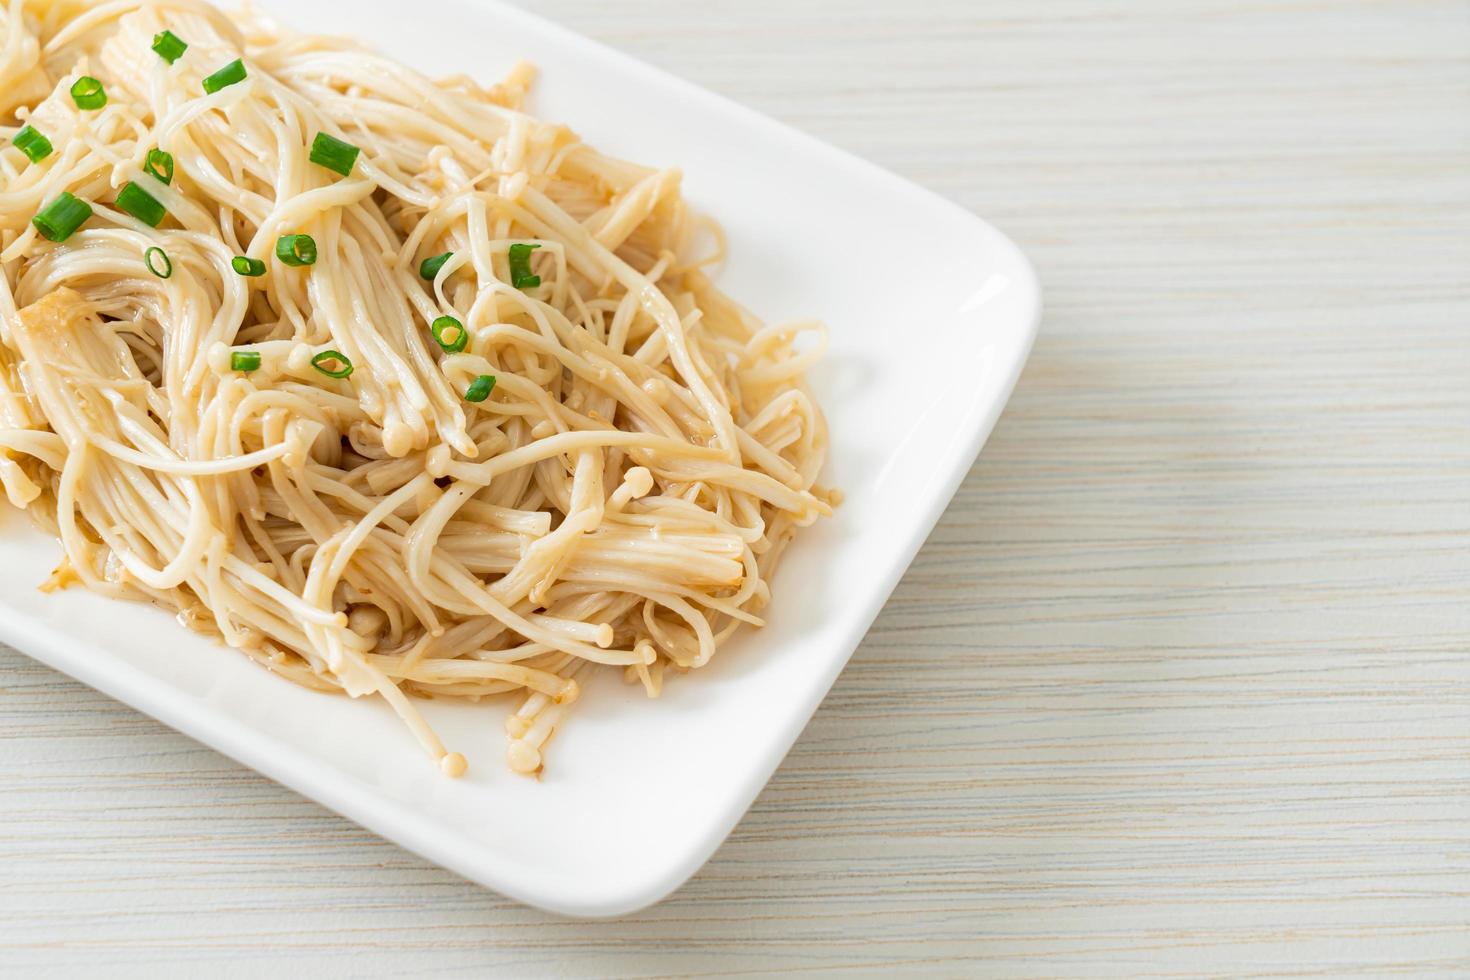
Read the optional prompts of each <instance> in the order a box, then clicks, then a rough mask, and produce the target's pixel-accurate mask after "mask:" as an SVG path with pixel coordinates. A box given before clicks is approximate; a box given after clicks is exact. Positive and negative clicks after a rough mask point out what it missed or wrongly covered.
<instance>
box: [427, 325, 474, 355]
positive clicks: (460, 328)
mask: <svg viewBox="0 0 1470 980" xmlns="http://www.w3.org/2000/svg"><path fill="white" fill-rule="evenodd" d="M429 332H430V333H432V334H433V335H434V339H435V340H436V341H438V343H439V346H440V347H442V348H444V352H445V353H446V354H458V353H459V352H460V351H462V350H464V348H465V345H466V344H468V343H469V342H470V332H469V331H468V330H466V329H465V328H464V324H463V323H460V322H459V321H458V320H456V319H455V318H454V317H452V316H441V317H439V318H438V319H437V320H435V321H434V322H433V323H431V324H429Z"/></svg>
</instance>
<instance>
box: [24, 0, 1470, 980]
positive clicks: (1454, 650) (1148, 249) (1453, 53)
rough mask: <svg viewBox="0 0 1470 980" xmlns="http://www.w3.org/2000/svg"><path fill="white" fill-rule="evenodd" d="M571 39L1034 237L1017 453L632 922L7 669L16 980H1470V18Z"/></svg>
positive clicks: (1161, 13) (920, 25) (882, 7)
mask: <svg viewBox="0 0 1470 980" xmlns="http://www.w3.org/2000/svg"><path fill="white" fill-rule="evenodd" d="M528 6H534V7H537V8H538V9H540V10H542V11H543V12H544V13H546V14H548V15H549V16H552V17H554V18H556V19H558V20H561V21H563V22H565V23H567V24H568V25H570V26H572V27H574V28H576V29H578V30H581V31H584V32H586V33H589V34H591V35H593V36H596V37H599V38H601V39H603V40H606V41H608V42H610V43H612V44H614V45H616V46H618V47H621V48H623V49H625V50H627V51H630V52H632V53H634V54H636V55H638V56H641V57H644V58H647V59H649V60H651V61H653V62H655V63H658V64H661V65H663V66H665V67H668V68H670V69H672V70H673V71H675V72H677V73H679V74H681V75H684V76H686V77H689V78H692V79H694V80H696V81H698V82H701V83H703V84H706V85H708V86H710V87H712V88H715V89H717V90H720V91H723V92H726V93H728V94H730V95H732V96H734V97H736V98H737V99H740V100H742V101H744V102H746V103H748V104H750V105H753V106H756V107H757V108H760V109H762V110H764V111H766V112H769V113H771V114H773V115H776V116H778V117H781V118H783V119H786V120H788V121H790V122H792V123H794V124H796V125H797V126H799V127H801V128H803V129H806V130H808V131H810V132H813V133H815V134H817V135H819V136H821V137H824V138H827V139H830V140H832V141H834V142H836V143H838V144H841V145H843V146H846V147H848V148H850V149H852V150H855V151H856V152H858V153H860V154H863V155H865V156H868V157H871V158H873V159H875V160H877V161H879V162H881V163H883V164H885V165H887V166H889V167H891V168H893V169H895V170H897V171H899V172H900V173H903V174H905V175H907V176H909V177H912V178H914V179H915V180H918V181H920V182H922V183H924V184H927V185H929V186H930V187H933V188H935V189H936V190H938V191H940V192H941V193H944V194H947V195H949V196H951V197H953V198H954V199H956V200H958V201H961V202H963V203H964V204H966V205H967V206H969V207H972V208H974V209H975V210H976V211H977V212H979V213H981V214H983V215H986V216H987V217H990V218H991V219H993V220H994V221H996V222H997V223H998V224H999V225H1000V226H1001V227H1003V228H1005V229H1006V230H1008V231H1009V232H1010V233H1011V234H1013V235H1014V236H1015V237H1016V238H1017V239H1018V240H1019V241H1020V242H1021V243H1022V244H1023V245H1024V246H1025V247H1026V248H1027V250H1028V251H1029V252H1030V254H1031V255H1032V256H1033V258H1034V259H1035V260H1036V262H1037V264H1038V266H1039V268H1040V270H1041V274H1042V278H1043V280H1044V282H1045V284H1046V290H1047V305H1048V312H1047V316H1046V320H1045V323H1044V326H1043V330H1042V335H1041V339H1040V341H1039V342H1038V344H1037V347H1036V352H1035V354H1034V356H1033V358H1032V361H1031V364H1030V366H1029V367H1028V368H1027V371H1026V374H1025V376H1024V378H1023V379H1022V381H1021V384H1020V387H1019V389H1018V391H1017V392H1016V396H1015V399H1014V401H1013V402H1012V404H1011V407H1010V409H1009V411H1008V412H1007V413H1006V416H1005V418H1004V419H1003V420H1002V421H1001V424H1000V426H999V428H998V429H997V430H996V433H995V436H994V438H993V439H992V440H991V444H990V446H989V448H988V449H987V450H986V452H985V454H984V455H983V457H982V459H981V461H980V463H979V464H978V465H977V466H976V467H975V470H974V472H973V474H971V476H970V479H969V480H968V481H967V482H966V484H965V485H964V488H963V489H962V490H961V491H960V494H959V497H958V498H957V499H956V501H955V503H954V505H953V506H952V507H951V508H950V510H949V513H948V515H947V516H946V517H945V519H944V520H943V522H942V524H941V525H940V527H939V529H938V530H937V531H936V532H935V534H934V537H933V539H932V540H931V541H930V542H929V544H928V545H927V547H926V548H925V549H924V551H923V553H922V554H921V555H920V557H919V559H918V561H917V562H916V564H915V565H914V567H913V570H912V571H911V572H910V573H909V575H908V577H907V578H906V579H905V580H904V582H903V584H902V586H900V588H899V590H898V592H897V594H896V595H895V596H894V598H893V600H892V602H891V603H890V604H889V606H888V608H887V610H886V612H885V613H884V614H883V616H882V618H881V619H880V620H879V621H878V624H877V626H876V627H874V629H873V632H872V634H871V635H870V636H869V637H868V639H867V641H866V642H865V643H864V644H863V646H862V649H861V650H859V651H858V653H857V655H856V657H855V658H854V660H853V662H852V664H851V666H850V667H849V668H848V669H847V672H846V673H845V674H844V675H843V677H842V679H841V680H840V681H839V682H838V684H837V687H836V689H835V690H834V691H833V693H832V695H831V697H830V698H828V700H827V702H826V704H825V706H824V707H823V708H822V710H821V712H820V713H819V714H818V716H817V718H816V720H815V721H814V722H813V723H812V726H811V727H810V728H809V729H808V730H807V732H806V734H805V736H804V737H803V738H802V740H801V742H800V743H799V745H798V746H797V747H796V749H795V750H794V751H793V752H792V754H791V756H790V758H789V759H788V760H787V761H786V764H785V765H784V767H783V768H782V770H781V772H780V773H779V775H778V776H777V777H776V779H775V780H774V781H773V782H772V784H771V785H770V787H769V788H768V789H767V790H766V792H765V793H764V795H763V796H762V797H761V799H760V801H759V803H757V804H756V806H755V808H754V809H753V810H752V811H751V813H750V815H749V816H748V817H747V818H746V819H745V821H744V822H743V823H742V824H741V826H740V828H739V829H738V830H737V831H736V833H735V835H734V836H733V837H732V838H731V839H730V841H729V843H727V844H726V845H725V847H724V848H723V849H722V850H721V851H720V852H719V854H718V855H717V856H716V857H715V859H714V860H713V861H712V862H711V863H710V865H709V866H708V867H706V868H705V869H704V871H703V872H701V873H700V874H699V875H698V876H697V877H696V878H695V879H694V880H693V881H692V882H691V883H690V884H689V885H688V886H687V887H685V888H684V890H683V891H682V892H680V893H679V894H678V895H677V896H675V897H674V898H673V899H671V900H670V901H667V902H665V903H664V904H662V905H661V906H658V907H656V908H654V909H652V910H650V911H647V912H645V913H643V914H641V915H637V916H634V917H632V918H630V919H627V920H624V921H619V922H596V923H583V922H571V921H564V920H558V919H554V918H551V917H548V916H546V915H543V914H541V913H538V912H533V911H530V910H527V909H524V908H520V907H517V906H515V905H513V904H511V903H509V902H507V901H504V900H502V899H500V898H497V897H496V896H495V895H492V894H489V893H487V892H485V891H483V890H481V889H480V888H478V887H475V886H473V885H470V884H468V883H466V882H464V881H462V880H460V879H458V878H456V877H455V876H454V875H452V874H449V873H448V872H445V871H441V870H439V869H437V868H434V867H431V866H429V865H427V864H425V863H424V862H423V861H421V860H419V859H418V858H415V857H413V856H410V855H408V854H406V853H404V852H403V851H401V850H399V849H398V848H397V847H395V846H393V845H390V844H387V843H384V842H383V841H381V840H378V839H376V838H374V837H373V836H372V835H370V834H368V833H366V832H364V831H362V830H359V829H358V828H356V827H354V826H352V825H351V824H349V823H347V822H346V821H344V820H341V819H339V818H338V817H336V816H333V815H332V814H330V813H327V812H326V811H324V810H322V809H321V808H320V807H318V806H316V805H315V804H313V803H309V802H307V801H305V800H303V799H301V798H300V797H298V796H296V795H295V794H293V793H291V792H288V791H286V790H283V789H281V788H279V787H277V786H275V785H273V784H271V783H270V782H268V781H266V780H265V779H263V778H261V777H260V776H257V775H254V774H253V773H251V772H248V771H245V770H243V769H241V768H240V767H239V766H237V765H235V764H234V763H232V762H229V761H227V760H225V759H223V758H221V757H220V756H218V755H216V754H215V753H213V752H211V751H209V750H206V749H203V748H200V747H199V746H197V745H196V744H194V743H193V742H191V741H190V740H188V739H187V738H184V737H182V736H180V735H177V734H174V733H172V732H170V731H168V730H165V729H164V728H163V727H161V726H160V725H158V724H156V723H154V722H152V721H150V720H148V719H146V718H144V717H142V716H140V715H138V714H136V713H135V712H133V711H131V710H130V709H127V708H123V707H120V706H118V705H116V704H114V703H112V702H110V701H108V700H106V699H105V698H102V697H100V696H98V695H96V694H93V693H92V692H90V691H88V690H86V689H84V688H82V687H80V686H79V685H77V684H75V683H73V682H71V681H69V680H66V679H65V678H63V677H60V676H58V675H57V674H54V673H52V672H51V671H49V670H47V669H44V668H41V667H38V666H34V665H32V664H31V663H30V662H29V661H27V660H26V659H25V658H23V657H21V656H19V655H18V654H15V653H14V652H11V651H3V652H0V884H3V887H0V947H3V952H0V969H4V968H9V971H10V972H13V973H17V974H19V973H24V974H26V975H36V974H37V973H40V972H44V971H47V970H50V971H54V972H58V973H62V972H70V971H74V970H75V969H76V968H78V967H81V966H83V965H89V966H92V967H94V968H96V967H101V968H108V969H112V970H126V971H129V972H137V973H144V972H148V970H149V968H150V967H156V966H158V965H162V966H165V967H172V968H173V969H174V970H176V971H188V972H198V973H207V974H212V975H224V976H230V975H243V974H255V973H257V972H260V971H263V970H265V969H268V968H274V969H284V970H286V972H287V974H294V973H295V972H297V971H302V972H304V971H306V970H310V971H311V972H312V973H313V974H314V975H316V976H338V975H349V974H352V975H355V974H382V973H387V972H396V971H401V972H404V973H422V974H435V975H445V974H448V973H452V972H455V971H459V972H464V973H476V974H498V975H504V976H517V977H522V976H540V975H558V974H559V975H599V976H624V975H628V976H633V975H661V976H689V975H700V976H705V975H710V976H713V975H728V974H732V973H760V972H765V971H769V972H772V973H785V972H797V971H811V972H829V971H838V970H842V969H850V970H853V971H854V972H860V973H868V974H871V975H875V976H886V975H896V974H910V973H913V972H917V971H919V970H921V969H924V970H930V971H932V972H933V973H934V974H935V975H1006V976H1010V975H1036V976H1041V975H1058V974H1072V975H1076V974H1097V973H1112V974H1122V973H1128V974H1134V973H1144V974H1149V975H1199V974H1208V973H1212V972H1215V973H1217V972H1222V971H1230V972H1245V973H1270V972H1302V973H1310V972H1314V971H1316V972H1320V973H1324V974H1342V973H1349V972H1354V971H1357V972H1367V973H1383V972H1389V971H1405V970H1416V971H1419V972H1422V973H1438V974H1444V975H1452V974H1457V973H1458V974H1460V975H1464V974H1465V973H1466V972H1467V971H1470V3H1466V2H1465V0H1393V2H1373V0H1313V2H1307V0H1272V2H1268V3H1231V2H1225V0H1132V2H1127V0H1119V2H1097V0H913V2H908V3H901V4H900V3H887V2H881V0H840V2H839V0H822V2H803V0H747V2H745V3H742V4H696V3H685V2H679V0H637V2H631V3H619V4H604V3H602V2H601V0H546V2H539V3H535V4H528ZM894 236H895V245H896V246H901V245H902V244H903V232H902V229H894Z"/></svg>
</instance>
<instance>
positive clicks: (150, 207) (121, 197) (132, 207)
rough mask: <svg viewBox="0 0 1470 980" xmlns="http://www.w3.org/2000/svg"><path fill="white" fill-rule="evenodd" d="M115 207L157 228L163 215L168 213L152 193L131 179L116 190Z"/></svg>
mask: <svg viewBox="0 0 1470 980" xmlns="http://www.w3.org/2000/svg"><path fill="white" fill-rule="evenodd" d="M117 209H118V210H119V211H126V212H127V213H128V214H130V215H132V216H133V217H135V218H137V219H138V220H139V221H141V222H143V224H145V225H147V226H148V227H150V228H157V227H158V225H159V222H161V221H163V216H164V215H165V214H167V213H168V212H167V211H165V210H164V209H163V205H162V204H159V203H158V201H156V200H155V199H154V197H153V195H152V194H149V193H148V192H147V191H145V190H144V189H143V188H141V187H139V186H138V185H137V184H135V183H133V182H132V181H131V180H130V181H128V182H127V184H126V185H125V186H124V187H123V189H122V190H121V191H119V192H118V195H117Z"/></svg>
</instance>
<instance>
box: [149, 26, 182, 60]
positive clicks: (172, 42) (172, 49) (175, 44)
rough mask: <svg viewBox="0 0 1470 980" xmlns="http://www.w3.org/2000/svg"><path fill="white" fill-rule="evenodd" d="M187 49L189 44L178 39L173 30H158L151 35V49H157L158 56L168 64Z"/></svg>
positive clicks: (180, 56)
mask: <svg viewBox="0 0 1470 980" xmlns="http://www.w3.org/2000/svg"><path fill="white" fill-rule="evenodd" d="M188 49H189V45H187V44H185V43H184V42H183V41H182V40H180V38H179V36H178V35H177V34H175V33H174V32H173V31H159V32H158V33H157V34H155V35H153V50H154V51H157V52H158V56H159V57H160V58H162V59H163V60H164V61H167V62H168V63H169V64H173V63H174V62H175V61H178V60H179V59H180V58H182V57H183V56H184V52H185V51H187V50H188Z"/></svg>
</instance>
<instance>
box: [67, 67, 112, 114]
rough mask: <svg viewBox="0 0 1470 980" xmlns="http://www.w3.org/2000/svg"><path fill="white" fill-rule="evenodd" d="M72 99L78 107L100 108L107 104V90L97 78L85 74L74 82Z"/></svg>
mask: <svg viewBox="0 0 1470 980" xmlns="http://www.w3.org/2000/svg"><path fill="white" fill-rule="evenodd" d="M71 100H72V101H73V102H75V103H76V104H77V108H78V109H100V108H102V107H103V106H105V105H107V92H106V91H104V90H103V88H102V83H101V82H99V81H98V80H97V79H95V78H93V77H92V76H91V75H83V76H82V77H81V78H78V79H77V80H76V81H75V82H73V83H72V86H71Z"/></svg>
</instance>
